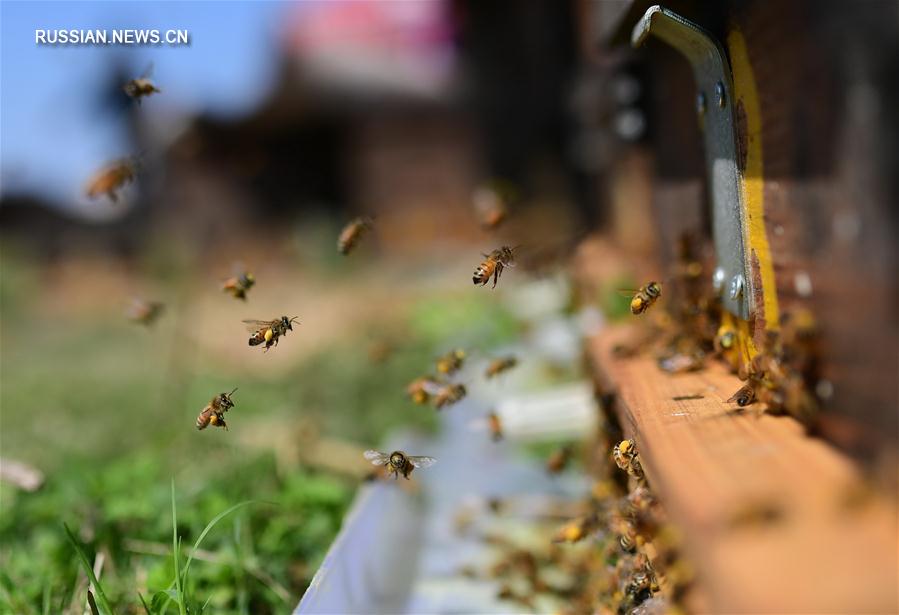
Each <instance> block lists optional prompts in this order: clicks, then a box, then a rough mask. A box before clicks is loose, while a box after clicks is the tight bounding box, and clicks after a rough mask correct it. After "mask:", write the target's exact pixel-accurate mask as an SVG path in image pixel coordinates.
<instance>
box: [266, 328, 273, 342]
mask: <svg viewBox="0 0 899 615" xmlns="http://www.w3.org/2000/svg"><path fill="white" fill-rule="evenodd" d="M274 336H275V334H274V333H273V332H272V330H271V329H266V330H265V341H266V342H270V341H272V338H273V337H274Z"/></svg>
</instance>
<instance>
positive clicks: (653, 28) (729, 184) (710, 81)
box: [631, 6, 753, 320]
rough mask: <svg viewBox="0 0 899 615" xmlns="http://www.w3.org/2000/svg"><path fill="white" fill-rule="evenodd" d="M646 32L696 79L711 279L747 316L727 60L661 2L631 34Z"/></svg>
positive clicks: (639, 37)
mask: <svg viewBox="0 0 899 615" xmlns="http://www.w3.org/2000/svg"><path fill="white" fill-rule="evenodd" d="M650 35H653V36H656V37H658V38H659V39H661V40H662V41H664V42H665V43H667V44H669V45H671V46H672V47H674V48H675V49H676V50H678V51H679V52H680V53H682V54H683V55H684V56H685V57H686V58H687V60H688V61H689V62H690V65H691V66H692V68H693V75H694V77H695V79H696V87H697V94H696V111H697V113H698V114H699V116H700V124H701V126H702V129H703V136H704V139H705V163H706V170H707V172H708V179H709V193H710V194H711V197H712V226H713V233H714V239H715V254H716V257H717V264H716V268H715V272H714V274H713V278H712V283H713V285H714V288H715V291H716V292H718V293H720V294H721V300H722V304H723V305H724V307H725V308H726V309H727V310H728V311H729V312H731V313H732V314H734V315H736V316H738V317H740V318H742V319H743V320H749V317H750V315H751V314H752V312H753V299H752V298H753V294H752V276H751V275H750V269H749V265H748V258H747V252H746V249H745V247H746V235H745V233H744V222H745V211H746V208H745V206H744V203H743V197H742V191H741V187H740V172H739V169H738V166H737V137H736V132H735V122H734V113H733V100H734V99H733V82H732V79H731V71H730V65H729V64H728V62H727V56H726V55H725V54H724V50H723V49H722V47H721V45H720V44H719V43H718V41H716V40H715V39H714V38H713V37H712V36H711V35H710V34H709V33H708V32H706V31H705V30H703V29H702V28H700V27H699V26H697V25H696V24H694V23H692V22H690V21H687V20H686V19H684V18H683V17H681V16H680V15H677V14H676V13H672V12H671V11H669V10H668V9H664V8H662V7H660V6H653V7H650V8H649V9H648V10H647V11H646V13H645V14H644V15H643V17H642V18H641V19H640V21H639V22H638V23H637V25H636V26H635V27H634V30H633V33H632V34H631V45H633V46H634V47H640V46H641V45H642V44H643V43H644V42H645V41H646V39H648V38H649V36H650Z"/></svg>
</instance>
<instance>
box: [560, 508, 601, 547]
mask: <svg viewBox="0 0 899 615" xmlns="http://www.w3.org/2000/svg"><path fill="white" fill-rule="evenodd" d="M598 527H599V515H597V514H596V513H592V514H589V515H585V516H583V517H578V518H576V519H572V520H571V521H569V522H568V523H566V524H565V525H563V526H562V527H560V528H559V529H558V530H557V531H556V533H555V535H554V536H553V539H552V541H553V542H556V543H559V542H568V543H573V542H580V541H581V540H583V539H584V538H586V537H587V535H589V534H591V533H592V532H593V531H595V530H596V529H597V528H598Z"/></svg>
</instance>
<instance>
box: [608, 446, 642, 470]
mask: <svg viewBox="0 0 899 615" xmlns="http://www.w3.org/2000/svg"><path fill="white" fill-rule="evenodd" d="M612 459H614V460H615V465H617V466H618V467H619V468H621V469H622V470H624V471H625V472H627V473H628V475H629V476H631V477H633V478H636V479H641V478H643V465H642V464H641V463H640V454H639V453H638V452H637V445H636V444H635V443H634V441H633V440H622V441H621V442H619V443H618V444H617V445H616V446H615V447H614V448H613V449H612Z"/></svg>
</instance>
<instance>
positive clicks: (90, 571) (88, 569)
mask: <svg viewBox="0 0 899 615" xmlns="http://www.w3.org/2000/svg"><path fill="white" fill-rule="evenodd" d="M62 526H63V528H65V530H66V536H67V537H68V539H69V542H70V543H71V544H72V547H74V549H75V552H76V553H77V554H78V559H80V560H81V567H82V568H84V572H85V573H87V578H88V579H90V582H91V584H92V585H93V586H94V589H95V590H96V591H97V601H98V605H97V606H99V607H100V609H101V611H102V612H103V613H104V615H114V613H115V611H113V610H112V607H111V606H110V605H109V600H108V599H107V598H106V592H104V591H103V587H102V586H101V585H100V581H98V580H97V575H95V574H94V567H93V566H91V563H90V560H88V559H87V555H85V553H84V549H82V548H81V545H80V544H79V543H78V539H77V538H75V534H73V533H72V530H70V529H69V526H68V525H66V524H65V523H63V524H62Z"/></svg>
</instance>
